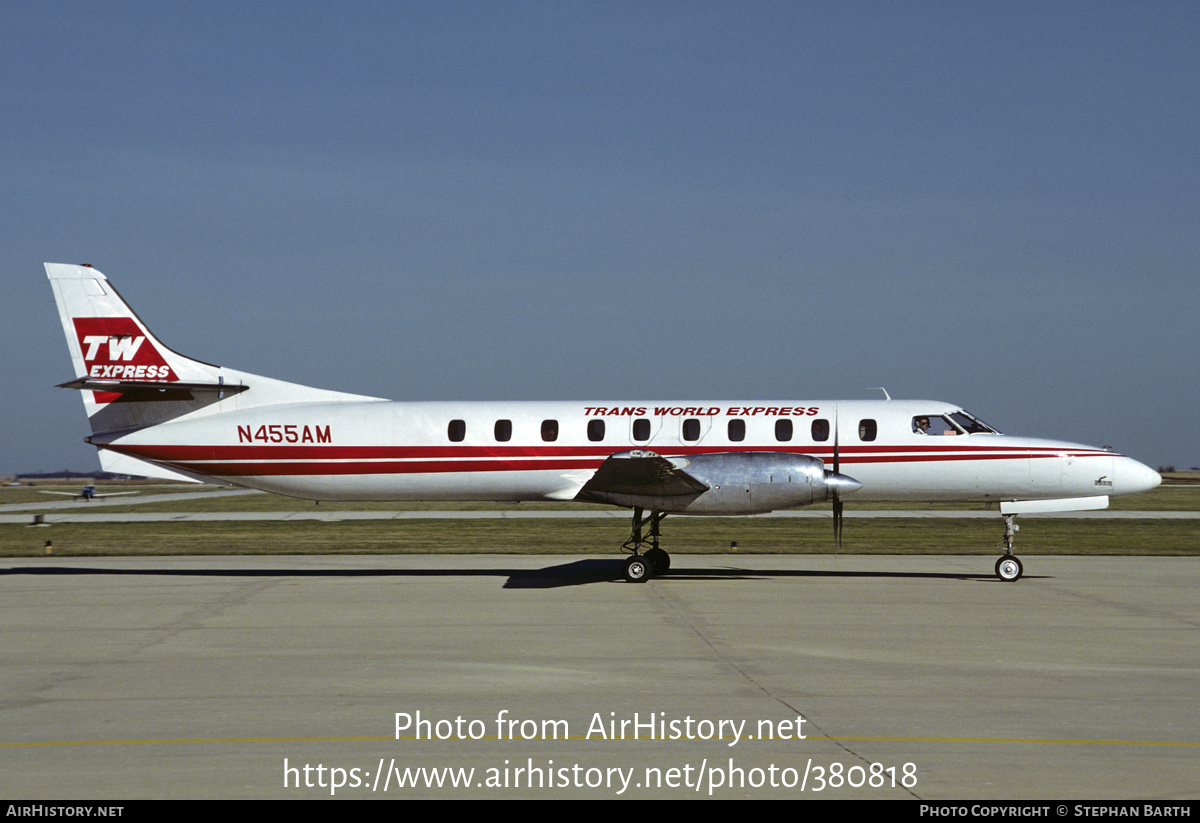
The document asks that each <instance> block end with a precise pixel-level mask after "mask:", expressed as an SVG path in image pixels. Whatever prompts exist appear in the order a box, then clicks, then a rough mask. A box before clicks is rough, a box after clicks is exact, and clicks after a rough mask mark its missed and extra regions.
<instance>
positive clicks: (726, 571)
mask: <svg viewBox="0 0 1200 823" xmlns="http://www.w3.org/2000/svg"><path fill="white" fill-rule="evenodd" d="M0 575H100V576H135V577H137V576H146V577H291V578H302V577H313V578H320V577H335V578H342V577H381V578H382V577H398V578H405V577H505V578H507V580H506V582H505V583H504V588H506V589H557V588H562V587H564V586H585V585H589V584H593V583H614V582H618V581H619V582H624V577H623V574H622V561H621V560H620V559H611V560H594V559H587V560H574V561H572V562H570V563H562V564H559V565H554V566H546V567H545V568H541V569H513V568H496V567H489V568H475V569H469V568H468V569H462V568H457V569H452V568H440V569H384V568H376V569H286V568H278V569H236V568H220V567H214V568H211V569H170V568H162V569H136V568H122V567H119V566H117V567H112V568H97V567H89V566H17V567H13V568H9V569H0ZM783 577H811V578H831V579H837V578H877V579H880V580H901V579H906V578H908V579H922V580H961V581H963V582H971V583H978V582H986V583H998V582H1000V581H998V580H997V579H996V577H995V576H994V575H991V574H984V573H978V574H976V573H965V572H964V573H958V572H891V571H888V572H883V571H850V570H847V571H814V570H807V569H747V568H737V567H733V566H726V567H722V568H707V569H705V568H687V567H686V566H680V567H678V568H673V569H672V570H671V571H670V572H668V573H667V574H666V575H663V576H662V577H659V578H656V579H655V580H652V581H651V585H653V584H654V583H662V582H686V581H689V580H696V581H699V580H722V581H732V580H742V581H747V582H749V581H753V580H767V579H773V578H783ZM1026 577H1027V578H1031V577H1032V576H1031V575H1026Z"/></svg>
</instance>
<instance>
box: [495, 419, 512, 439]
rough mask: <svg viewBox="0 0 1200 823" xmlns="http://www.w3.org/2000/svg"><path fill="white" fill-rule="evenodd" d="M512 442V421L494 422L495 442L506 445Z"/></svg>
mask: <svg viewBox="0 0 1200 823" xmlns="http://www.w3.org/2000/svg"><path fill="white" fill-rule="evenodd" d="M509 440H512V421H511V420H497V421H496V442H497V443H507V442H508V441H509Z"/></svg>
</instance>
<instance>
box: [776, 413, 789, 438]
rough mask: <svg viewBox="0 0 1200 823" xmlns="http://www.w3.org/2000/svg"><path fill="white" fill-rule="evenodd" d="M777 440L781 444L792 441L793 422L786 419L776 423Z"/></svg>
mask: <svg viewBox="0 0 1200 823" xmlns="http://www.w3.org/2000/svg"><path fill="white" fill-rule="evenodd" d="M775 439H776V440H778V441H779V442H780V443H786V442H788V441H789V440H791V439H792V421H791V420H788V419H787V418H786V417H785V418H784V419H782V420H776V421H775Z"/></svg>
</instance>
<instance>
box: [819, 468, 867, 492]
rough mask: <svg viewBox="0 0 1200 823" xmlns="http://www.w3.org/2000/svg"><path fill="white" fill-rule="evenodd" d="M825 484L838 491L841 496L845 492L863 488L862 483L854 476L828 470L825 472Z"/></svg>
mask: <svg viewBox="0 0 1200 823" xmlns="http://www.w3.org/2000/svg"><path fill="white" fill-rule="evenodd" d="M825 485H826V486H828V487H829V488H830V489H833V490H834V491H836V492H837V493H838V496H839V497H840V496H841V495H843V494H851V493H853V492H856V491H858V490H859V489H861V488H862V483H859V482H858V481H857V480H855V479H854V478H853V477H849V476H848V475H844V474H838V473H836V472H831V471H828V470H827V471H826V472H825Z"/></svg>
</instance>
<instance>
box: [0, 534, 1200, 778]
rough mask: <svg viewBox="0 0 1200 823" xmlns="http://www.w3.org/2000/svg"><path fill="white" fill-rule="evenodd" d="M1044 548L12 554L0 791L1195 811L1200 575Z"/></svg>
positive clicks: (2, 641) (2, 589)
mask: <svg viewBox="0 0 1200 823" xmlns="http://www.w3.org/2000/svg"><path fill="white" fill-rule="evenodd" d="M1025 560H1026V577H1025V578H1024V579H1022V580H1021V581H1019V582H1018V583H1015V584H1006V583H1000V582H999V581H997V580H996V578H995V577H994V576H993V574H992V568H991V567H992V563H993V559H992V558H989V557H987V556H983V555H978V556H970V557H963V556H949V557H947V556H936V557H935V556H916V557H912V556H909V557H878V556H872V557H866V556H850V555H847V556H811V555H805V556H746V557H736V558H731V557H729V556H694V555H689V556H677V557H675V558H674V565H675V568H674V569H672V571H671V573H670V574H669V575H668V576H666V577H663V578H659V579H655V580H651V581H650V582H648V583H645V584H640V585H637V584H628V583H625V582H623V581H621V580H620V579H619V578H620V561H619V559H618V558H607V559H596V560H586V559H582V560H581V559H578V558H575V557H567V556H559V557H545V556H540V557H538V556H499V555H497V556H425V557H412V556H403V557H393V556H344V557H270V558H257V557H218V558H203V559H200V558H86V559H85V558H45V559H42V558H37V559H24V558H22V559H10V560H7V561H5V562H4V563H3V565H0V614H2V615H3V619H2V620H0V695H2V697H0V793H3V794H4V795H5V796H8V797H20V798H28V799H41V800H51V799H68V798H69V799H112V800H122V799H135V798H294V799H302V798H303V799H308V798H321V797H336V798H356V799H366V798H383V799H386V798H396V799H400V798H409V797H445V798H449V797H462V798H484V797H493V798H497V797H498V798H517V797H532V798H543V797H544V798H555V797H595V798H612V797H637V798H645V797H658V798H684V797H708V796H713V797H718V798H726V799H728V798H743V797H745V798H767V797H797V798H799V797H805V798H817V799H836V798H880V799H882V798H897V799H909V800H912V799H930V800H948V799H964V798H967V799H978V800H999V799H1084V800H1135V799H1157V800H1167V801H1172V800H1182V799H1195V798H1197V797H1200V632H1198V631H1197V630H1198V629H1200V598H1197V597H1196V592H1197V591H1198V590H1200V560H1198V559H1196V558H1175V557H1167V558H1116V557H1093V558H1088V557H1069V558H1067V557H1043V556H1038V557H1028V558H1025ZM398 714H399V715H400V720H399V725H400V726H401V727H402V728H401V729H400V731H399V739H397V725H398V721H397V715H398ZM801 717H802V718H803V721H800V720H799V718H801ZM635 734H636V735H637V739H634V735H635ZM429 738H433V739H429ZM664 738H665V739H664ZM421 769H424V770H425V771H419V770H421ZM447 769H454V770H464V771H453V772H451V771H445V770H447ZM472 770H473V771H472ZM439 779H440V780H442V781H443V783H444V785H443V786H441V787H440V788H439V787H437V786H436V785H427V784H436V782H437V781H438V780H439ZM401 780H403V781H405V782H408V783H411V782H413V781H415V782H417V783H418V784H419V785H417V786H416V787H413V786H411V785H407V786H404V787H401V786H399V785H398V783H399V782H400V781H401ZM453 780H459V781H464V782H465V784H466V785H460V786H459V787H457V788H453V787H451V786H450V782H451V781H453Z"/></svg>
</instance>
